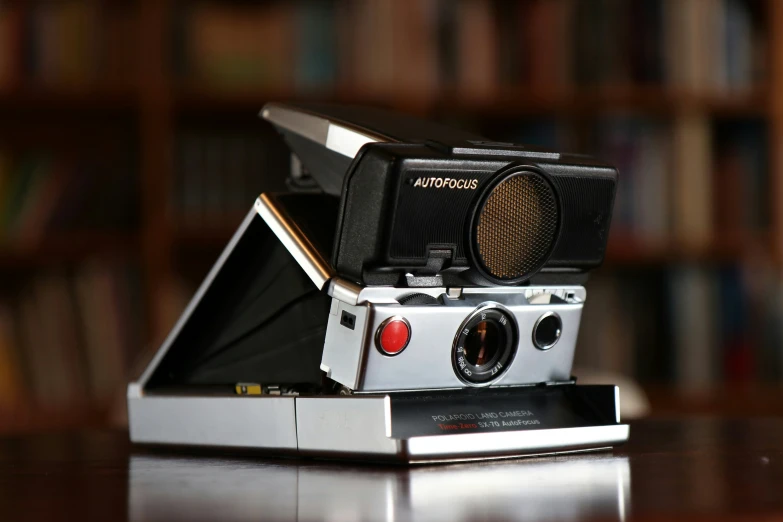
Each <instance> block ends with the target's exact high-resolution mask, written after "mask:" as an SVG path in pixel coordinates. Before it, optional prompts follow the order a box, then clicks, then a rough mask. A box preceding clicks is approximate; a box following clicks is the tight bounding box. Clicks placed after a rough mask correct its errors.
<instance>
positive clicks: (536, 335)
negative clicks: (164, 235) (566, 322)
mask: <svg viewBox="0 0 783 522" xmlns="http://www.w3.org/2000/svg"><path fill="white" fill-rule="evenodd" d="M562 331H563V323H562V322H561V321H560V317H559V316H558V315H557V314H555V313H553V312H549V313H546V314H544V315H542V316H541V317H540V318H539V320H538V321H537V322H536V325H535V326H534V327H533V344H535V345H536V347H537V348H539V349H541V350H548V349H550V348H552V347H553V346H554V345H555V344H557V341H558V340H559V339H560V334H561V333H562Z"/></svg>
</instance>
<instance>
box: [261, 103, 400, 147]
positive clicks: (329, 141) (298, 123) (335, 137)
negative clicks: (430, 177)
mask: <svg viewBox="0 0 783 522" xmlns="http://www.w3.org/2000/svg"><path fill="white" fill-rule="evenodd" d="M261 117H262V118H263V119H265V120H266V121H268V122H270V123H272V124H274V125H275V126H277V127H280V128H283V129H285V130H287V131H291V132H293V133H296V134H298V135H300V136H302V137H304V138H307V139H309V140H311V141H314V142H316V143H318V144H319V145H323V146H324V147H326V148H327V149H329V150H331V151H334V152H336V153H338V154H342V155H343V156H347V157H349V158H355V157H356V154H357V153H358V152H359V149H361V148H362V147H363V146H364V145H366V144H368V143H377V142H390V141H393V140H391V139H389V138H388V137H387V136H383V135H382V134H379V133H375V132H372V131H370V130H369V129H364V128H362V127H358V126H355V125H351V124H350V123H348V122H342V121H335V120H331V119H329V118H328V117H327V116H322V115H319V114H315V113H311V112H308V111H306V110H304V109H300V108H298V107H293V106H290V105H285V104H281V103H267V104H266V105H264V108H263V109H262V110H261Z"/></svg>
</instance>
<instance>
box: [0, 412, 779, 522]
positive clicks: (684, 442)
mask: <svg viewBox="0 0 783 522" xmlns="http://www.w3.org/2000/svg"><path fill="white" fill-rule="evenodd" d="M749 517H756V518H759V519H765V520H783V418H757V419H734V420H730V419H717V418H696V419H672V420H647V421H641V422H637V423H633V424H632V427H631V441H630V442H629V443H628V444H627V445H626V446H624V447H623V448H622V449H618V450H616V451H615V452H614V453H593V454H585V455H581V456H576V455H575V456H568V457H550V458H536V459H520V460H506V461H495V462H484V463H469V464H451V465H441V466H422V467H414V468H405V467H392V466H377V465H368V464H365V465H357V464H337V463H333V462H318V461H305V460H302V461H296V460H286V459H263V458H259V457H248V456H245V457H237V456H231V455H228V454H215V453H212V454H201V455H193V454H188V453H172V452H168V453H164V452H160V451H156V452H152V451H142V450H140V449H137V448H134V447H132V446H131V445H130V444H129V443H128V440H127V434H126V433H124V432H112V431H104V432H84V433H65V434H41V435H27V436H14V437H7V438H2V439H0V520H2V521H12V520H13V521H16V520H32V521H36V520H41V521H43V520H46V521H55V520H65V519H68V520H83V519H94V520H108V521H119V520H125V519H130V520H335V521H358V520H383V521H392V520H409V519H415V520H558V519H568V520H595V519H601V520H612V519H623V518H625V519H627V520H635V519H645V520H671V519H688V520H704V519H713V518H717V519H721V520H733V519H746V518H749Z"/></svg>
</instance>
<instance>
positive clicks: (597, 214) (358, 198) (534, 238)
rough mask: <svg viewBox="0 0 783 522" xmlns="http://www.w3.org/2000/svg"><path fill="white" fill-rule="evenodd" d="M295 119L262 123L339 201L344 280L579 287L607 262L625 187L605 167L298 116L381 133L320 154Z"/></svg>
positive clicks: (402, 128) (439, 131)
mask: <svg viewBox="0 0 783 522" xmlns="http://www.w3.org/2000/svg"><path fill="white" fill-rule="evenodd" d="M288 110H290V109H289V108H287V107H286V106H282V105H276V104H270V105H268V106H267V107H266V108H265V110H264V112H263V114H264V117H265V118H266V119H267V120H269V121H271V122H272V123H273V124H275V125H276V126H277V127H278V130H279V131H280V132H281V134H282V135H283V136H284V138H285V139H286V141H287V142H288V144H289V146H290V147H291V148H292V150H293V151H294V152H295V153H297V155H298V156H299V157H300V158H301V159H302V163H303V165H304V167H305V168H307V169H308V170H309V171H310V172H311V174H312V175H313V177H315V178H316V179H317V180H318V183H319V185H321V186H325V187H327V190H326V192H330V190H329V189H331V191H332V193H333V194H334V195H335V196H340V208H339V214H338V218H337V225H336V226H337V231H336V234H335V240H334V241H335V242H334V248H333V254H332V259H331V261H332V265H333V266H334V268H335V269H336V270H337V272H338V273H339V274H340V275H341V276H343V277H346V278H349V279H351V280H353V281H355V282H356V283H360V284H368V285H404V284H409V285H410V283H411V282H412V283H413V285H411V286H417V285H418V284H424V285H425V286H431V285H430V284H429V283H428V282H432V279H431V278H432V277H433V276H440V278H441V282H442V284H445V285H446V286H465V285H467V286H495V285H518V284H522V283H529V284H580V283H582V282H584V280H585V277H584V274H585V273H586V272H587V271H588V270H591V269H593V268H596V267H597V266H599V265H600V264H601V263H602V261H603V259H604V253H605V251H606V242H607V238H608V233H609V225H610V222H611V216H612V207H613V204H614V195H615V189H616V186H617V170H616V169H615V168H613V167H611V166H609V165H607V164H604V163H600V162H598V161H596V160H594V159H592V158H590V157H588V156H582V155H575V154H562V153H558V152H550V151H545V150H536V149H532V148H530V147H526V146H522V145H515V144H512V143H499V142H493V141H488V140H485V139H482V138H481V137H478V136H472V135H469V134H466V133H461V132H459V131H455V130H453V129H448V128H445V127H441V126H439V125H436V124H433V123H429V122H418V121H417V120H415V119H413V118H407V117H406V118H405V119H403V118H401V117H400V116H397V115H393V114H390V113H385V112H383V111H378V110H371V109H362V110H358V109H346V108H341V107H328V106H312V105H311V106H307V105H306V106H303V107H297V109H296V110H297V111H304V113H305V114H307V112H309V111H312V113H313V114H318V115H319V117H323V116H324V115H325V116H326V117H329V118H330V121H331V122H338V123H339V124H341V125H343V127H342V128H347V129H353V131H354V132H355V133H362V132H364V133H367V132H368V129H383V131H377V132H379V133H380V132H383V133H384V134H375V135H371V136H369V137H367V138H368V139H367V141H366V142H365V143H364V144H363V146H362V147H361V148H359V149H358V150H356V153H355V155H354V156H350V157H348V156H345V155H342V156H341V155H340V154H338V153H336V152H333V151H330V150H328V149H327V148H324V149H323V150H321V151H316V152H315V153H313V151H312V150H311V148H312V141H310V140H303V139H302V132H301V126H300V127H296V126H292V125H291V124H290V121H288V120H286V119H285V118H281V116H280V115H281V113H283V114H285V112H286V111H288ZM357 112H358V114H357ZM341 118H351V121H343V120H342V119H341ZM357 120H360V121H361V123H360V124H359V123H356V121H357ZM358 125H361V128H360V129H358V128H357V126H358ZM292 127H293V129H292ZM373 132H375V131H373ZM361 135H362V136H366V134H361ZM324 145H326V147H328V145H327V144H326V140H324ZM351 152H353V150H352V151H351ZM338 187H339V188H338ZM406 275H407V276H408V277H407V280H406ZM411 276H412V277H411ZM422 278H423V279H422Z"/></svg>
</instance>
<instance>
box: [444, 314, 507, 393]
mask: <svg viewBox="0 0 783 522" xmlns="http://www.w3.org/2000/svg"><path fill="white" fill-rule="evenodd" d="M516 349H517V326H516V323H515V322H514V319H513V317H512V316H511V314H509V313H508V312H506V311H505V310H502V309H500V308H495V307H494V306H492V305H490V306H487V307H483V308H479V309H477V310H476V311H475V312H473V313H472V314H470V315H469V316H468V318H467V319H466V320H465V322H464V323H462V326H460V330H459V332H457V336H456V337H455V338H454V347H453V350H452V363H453V366H454V371H455V372H456V373H457V375H458V376H459V377H460V379H462V380H463V381H465V382H467V383H469V384H488V383H490V382H492V381H494V380H495V379H497V378H498V377H500V376H501V375H502V374H503V372H504V371H505V370H506V368H508V366H509V365H510V364H511V361H512V359H513V358H514V354H515V353H516Z"/></svg>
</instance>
